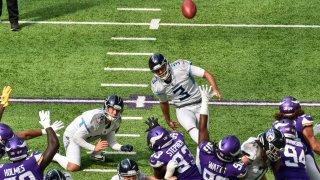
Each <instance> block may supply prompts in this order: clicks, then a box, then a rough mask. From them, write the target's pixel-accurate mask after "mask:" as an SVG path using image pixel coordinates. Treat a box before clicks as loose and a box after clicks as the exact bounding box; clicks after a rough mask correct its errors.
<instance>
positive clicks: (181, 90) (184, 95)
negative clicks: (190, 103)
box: [173, 85, 190, 101]
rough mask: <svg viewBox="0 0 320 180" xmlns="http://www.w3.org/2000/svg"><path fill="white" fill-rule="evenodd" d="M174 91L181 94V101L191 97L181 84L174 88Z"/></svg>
mask: <svg viewBox="0 0 320 180" xmlns="http://www.w3.org/2000/svg"><path fill="white" fill-rule="evenodd" d="M173 93H174V94H176V95H179V96H180V98H179V99H180V101H183V100H185V99H187V98H188V97H190V94H189V93H188V92H187V91H186V90H185V89H184V88H183V87H182V86H181V85H180V86H179V87H178V88H176V89H175V90H173Z"/></svg>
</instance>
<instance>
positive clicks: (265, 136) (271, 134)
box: [258, 128, 286, 162]
mask: <svg viewBox="0 0 320 180" xmlns="http://www.w3.org/2000/svg"><path fill="white" fill-rule="evenodd" d="M258 138H259V141H260V142H261V144H262V145H263V150H264V151H265V152H266V155H267V156H268V158H269V159H270V160H271V161H273V162H275V161H277V160H279V159H280V156H281V152H283V150H284V147H285V145H286V138H285V136H284V135H283V133H282V132H281V131H279V130H277V129H274V128H270V129H268V130H266V131H265V132H263V133H261V134H259V135H258Z"/></svg>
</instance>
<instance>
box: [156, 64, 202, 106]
mask: <svg viewBox="0 0 320 180" xmlns="http://www.w3.org/2000/svg"><path fill="white" fill-rule="evenodd" d="M169 70H170V73H171V75H172V81H171V83H170V84H166V83H165V82H164V81H163V80H161V79H159V78H157V77H156V76H154V77H153V79H152V80H151V89H152V91H153V93H154V94H155V95H157V96H158V97H159V99H160V101H161V102H166V101H168V99H167V96H169V97H171V99H172V102H173V103H174V104H175V105H176V106H177V107H179V106H184V105H188V104H192V103H195V102H198V103H200V102H201V94H200V90H199V87H198V85H197V83H196V81H195V79H194V77H193V75H196V76H199V77H203V75H204V69H202V68H199V67H196V66H192V65H191V62H190V61H187V60H181V59H180V60H177V61H175V62H173V63H171V64H170V66H169Z"/></svg>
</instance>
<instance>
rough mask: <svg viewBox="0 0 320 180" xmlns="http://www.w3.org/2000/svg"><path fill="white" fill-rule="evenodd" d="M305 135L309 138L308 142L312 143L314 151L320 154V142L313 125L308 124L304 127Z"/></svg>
mask: <svg viewBox="0 0 320 180" xmlns="http://www.w3.org/2000/svg"><path fill="white" fill-rule="evenodd" d="M302 133H303V136H304V137H305V139H306V140H307V143H308V144H310V146H311V149H312V151H314V152H315V153H317V154H318V155H320V142H319V141H318V140H317V138H316V137H315V136H314V133H313V129H312V126H307V127H305V128H303V132H302Z"/></svg>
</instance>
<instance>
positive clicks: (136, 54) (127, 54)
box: [107, 52, 153, 56]
mask: <svg viewBox="0 0 320 180" xmlns="http://www.w3.org/2000/svg"><path fill="white" fill-rule="evenodd" d="M107 55H117V56H151V55H153V53H138V52H133V53H130V52H107Z"/></svg>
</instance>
